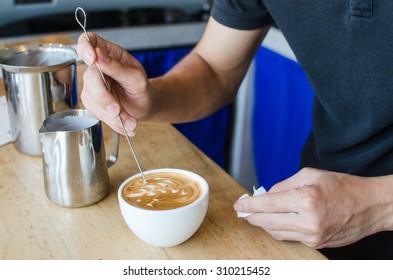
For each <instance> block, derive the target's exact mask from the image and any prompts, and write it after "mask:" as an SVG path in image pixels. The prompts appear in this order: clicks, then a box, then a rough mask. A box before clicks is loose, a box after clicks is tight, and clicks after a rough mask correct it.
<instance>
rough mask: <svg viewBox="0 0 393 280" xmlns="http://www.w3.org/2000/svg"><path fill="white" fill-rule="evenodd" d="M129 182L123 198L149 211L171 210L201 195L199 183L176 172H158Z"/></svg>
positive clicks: (124, 189)
mask: <svg viewBox="0 0 393 280" xmlns="http://www.w3.org/2000/svg"><path fill="white" fill-rule="evenodd" d="M145 177H146V181H147V182H146V183H144V181H143V178H142V177H137V178H135V179H133V180H132V181H130V182H128V183H127V185H126V186H125V187H124V188H123V192H122V196H123V198H124V199H125V200H126V201H127V202H128V203H130V204H131V205H134V206H136V207H139V208H143V209H149V210H169V209H175V208H179V207H182V206H185V205H188V204H190V203H192V202H194V201H195V200H196V199H197V198H198V197H199V196H200V195H201V192H202V191H201V187H200V186H199V184H198V182H196V181H195V180H193V179H192V178H190V177H187V176H185V175H183V174H179V173H176V172H156V173H151V174H145Z"/></svg>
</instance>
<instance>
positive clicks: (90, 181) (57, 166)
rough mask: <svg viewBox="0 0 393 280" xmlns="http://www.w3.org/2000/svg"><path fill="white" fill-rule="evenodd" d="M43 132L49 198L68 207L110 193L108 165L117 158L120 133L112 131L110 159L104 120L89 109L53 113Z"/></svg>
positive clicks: (44, 123)
mask: <svg viewBox="0 0 393 280" xmlns="http://www.w3.org/2000/svg"><path fill="white" fill-rule="evenodd" d="M39 132H40V136H41V140H42V148H43V172H44V182H45V191H46V195H47V197H48V198H49V200H51V201H52V202H53V203H55V204H57V205H60V206H64V207H81V206H87V205H90V204H93V203H95V202H97V201H99V200H101V199H102V198H104V197H105V196H106V194H107V193H108V191H109V189H110V185H109V178H108V168H109V167H110V166H112V165H113V164H114V163H115V162H116V161H117V155H118V148H119V134H118V133H116V132H114V131H113V133H112V145H111V150H112V151H111V155H110V156H109V157H108V160H106V155H105V145H104V137H103V131H102V125H101V122H100V121H99V120H98V119H97V118H96V117H94V116H93V115H92V114H91V113H89V112H88V111H87V110H82V109H80V110H68V111H64V112H58V113H55V114H53V115H50V116H49V117H48V118H46V119H45V121H44V122H43V124H42V127H41V129H40V131H39Z"/></svg>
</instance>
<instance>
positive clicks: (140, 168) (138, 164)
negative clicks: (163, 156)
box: [75, 7, 147, 183]
mask: <svg viewBox="0 0 393 280" xmlns="http://www.w3.org/2000/svg"><path fill="white" fill-rule="evenodd" d="M78 11H81V12H82V14H83V24H82V22H81V21H80V20H79V17H78ZM86 18H87V17H86V13H85V11H84V10H83V8H81V7H78V8H76V10H75V19H76V21H77V22H78V24H79V25H80V26H81V27H82V29H83V31H84V32H85V35H86V39H87V41H89V42H90V43H91V41H90V38H89V34H87V31H86ZM95 65H96V66H97V68H98V71H99V72H100V75H101V78H102V80H103V81H104V84H105V87H106V90H107V91H110V90H109V86H108V84H107V82H106V79H105V76H104V73H103V72H102V69H101V66H100V64H99V63H98V62H96V64H95ZM117 99H118V100H119V101H120V99H119V98H117ZM117 117H118V119H119V122H120V125H121V127H122V128H123V132H124V135H125V136H126V139H127V142H128V145H129V146H130V148H131V152H132V155H133V156H134V159H135V162H136V164H137V166H138V168H139V171H140V173H141V175H142V178H143V181H144V183H146V182H147V181H146V177H145V174H144V173H143V171H142V167H141V165H140V163H139V160H138V157H137V156H136V153H135V150H134V147H133V146H132V143H131V140H130V138H129V137H128V133H127V130H126V128H125V127H124V123H123V120H122V119H121V117H120V114H119V115H117Z"/></svg>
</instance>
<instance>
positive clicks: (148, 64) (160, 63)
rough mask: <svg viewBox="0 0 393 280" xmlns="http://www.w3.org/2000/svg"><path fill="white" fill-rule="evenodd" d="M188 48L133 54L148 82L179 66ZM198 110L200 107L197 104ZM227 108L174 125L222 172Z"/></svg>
mask: <svg viewBox="0 0 393 280" xmlns="http://www.w3.org/2000/svg"><path fill="white" fill-rule="evenodd" d="M190 50H191V47H184V48H173V49H163V50H148V51H138V52H132V55H133V56H135V57H136V59H138V60H139V61H140V62H141V64H142V65H143V66H144V67H145V69H146V72H147V75H148V77H149V78H153V77H157V76H161V75H163V74H164V73H166V72H167V71H168V70H169V69H170V68H172V66H174V65H175V64H176V63H177V62H179V61H180V60H181V59H182V58H183V57H184V56H185V55H186V54H188V53H189V52H190ZM196 106H199V104H196ZM229 125H230V107H229V106H227V107H224V108H223V109H221V110H219V111H218V112H216V113H214V114H213V115H211V116H210V117H207V118H205V119H202V120H199V121H195V122H190V123H184V124H176V125H175V127H176V128H177V129H178V130H179V131H180V132H181V133H183V134H184V135H185V136H186V137H187V138H188V139H189V140H190V141H191V142H193V143H194V144H195V145H196V146H197V147H198V148H199V149H201V150H202V151H203V152H204V153H205V154H207V155H208V156H209V157H210V158H211V159H213V160H214V161H215V162H216V163H217V164H218V165H220V166H221V167H222V168H224V169H227V147H228V135H229V128H230V126H229Z"/></svg>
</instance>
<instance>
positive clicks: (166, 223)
mask: <svg viewBox="0 0 393 280" xmlns="http://www.w3.org/2000/svg"><path fill="white" fill-rule="evenodd" d="M156 172H170V173H173V172H175V173H180V174H182V175H185V176H187V177H189V178H191V180H194V181H196V182H198V184H199V186H200V188H201V195H200V196H199V197H198V198H197V199H196V200H195V201H194V202H192V203H191V204H188V205H186V206H182V207H179V208H175V209H170V210H147V209H143V208H138V207H135V206H133V205H131V204H130V203H128V202H127V201H126V200H125V199H124V198H123V196H122V192H123V188H124V187H125V186H126V185H127V183H128V182H129V181H131V180H133V179H135V178H136V177H140V176H141V174H140V173H138V174H136V175H134V176H132V177H130V178H128V179H127V180H126V181H124V182H123V183H122V184H121V186H120V188H119V191H118V199H119V205H120V210H121V213H122V215H123V218H124V220H125V222H126V223H127V225H128V227H129V228H130V229H131V230H132V231H133V232H134V234H135V235H136V236H138V237H139V238H140V239H142V240H143V241H145V242H146V243H149V244H151V245H153V246H156V247H171V246H176V245H178V244H181V243H183V242H184V241H186V240H187V239H189V238H190V237H191V236H192V235H193V234H194V233H195V232H196V231H197V230H198V228H199V226H200V225H201V224H202V222H203V219H204V218H205V215H206V212H207V208H208V203H209V186H208V184H207V182H206V180H205V179H203V178H202V177H201V176H199V175H198V174H196V173H194V172H191V171H187V170H183V169H174V168H163V169H152V170H148V171H145V172H144V174H145V175H148V174H151V173H156Z"/></svg>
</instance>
